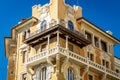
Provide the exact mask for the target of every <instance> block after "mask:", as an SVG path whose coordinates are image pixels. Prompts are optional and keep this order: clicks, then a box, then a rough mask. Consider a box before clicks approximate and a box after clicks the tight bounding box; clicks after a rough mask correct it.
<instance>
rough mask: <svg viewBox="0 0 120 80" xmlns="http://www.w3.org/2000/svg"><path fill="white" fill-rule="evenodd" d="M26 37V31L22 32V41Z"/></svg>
mask: <svg viewBox="0 0 120 80" xmlns="http://www.w3.org/2000/svg"><path fill="white" fill-rule="evenodd" d="M25 39H26V31H25V32H24V33H23V41H24V40H25Z"/></svg>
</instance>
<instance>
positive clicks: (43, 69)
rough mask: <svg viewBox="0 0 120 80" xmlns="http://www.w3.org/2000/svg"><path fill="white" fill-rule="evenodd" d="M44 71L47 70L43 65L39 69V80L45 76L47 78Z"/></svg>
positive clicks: (43, 79) (44, 78)
mask: <svg viewBox="0 0 120 80" xmlns="http://www.w3.org/2000/svg"><path fill="white" fill-rule="evenodd" d="M46 71H47V69H46V67H43V68H42V69H41V71H40V80H46V78H47V76H46V73H47V72H46Z"/></svg>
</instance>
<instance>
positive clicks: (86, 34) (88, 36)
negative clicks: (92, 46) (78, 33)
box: [85, 32, 92, 41]
mask: <svg viewBox="0 0 120 80" xmlns="http://www.w3.org/2000/svg"><path fill="white" fill-rule="evenodd" d="M85 36H86V39H87V40H89V41H92V36H91V34H90V33H88V32H85Z"/></svg>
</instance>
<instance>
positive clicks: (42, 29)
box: [40, 20, 47, 31]
mask: <svg viewBox="0 0 120 80" xmlns="http://www.w3.org/2000/svg"><path fill="white" fill-rule="evenodd" d="M46 29H47V21H46V20H43V21H42V22H41V27H40V30H41V31H44V30H46Z"/></svg>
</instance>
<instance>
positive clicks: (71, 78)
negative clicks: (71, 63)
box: [68, 68, 75, 80]
mask: <svg viewBox="0 0 120 80" xmlns="http://www.w3.org/2000/svg"><path fill="white" fill-rule="evenodd" d="M68 80H75V75H74V72H73V69H72V68H68Z"/></svg>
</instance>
